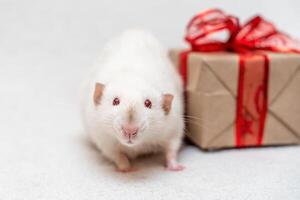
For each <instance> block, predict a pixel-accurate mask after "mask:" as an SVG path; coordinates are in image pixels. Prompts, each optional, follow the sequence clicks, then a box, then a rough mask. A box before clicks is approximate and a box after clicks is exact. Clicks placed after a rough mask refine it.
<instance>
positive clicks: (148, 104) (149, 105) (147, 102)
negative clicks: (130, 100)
mask: <svg viewBox="0 0 300 200" xmlns="http://www.w3.org/2000/svg"><path fill="white" fill-rule="evenodd" d="M144 105H145V106H146V107H147V108H151V107H152V103H151V101H150V100H149V99H146V100H145V102H144Z"/></svg>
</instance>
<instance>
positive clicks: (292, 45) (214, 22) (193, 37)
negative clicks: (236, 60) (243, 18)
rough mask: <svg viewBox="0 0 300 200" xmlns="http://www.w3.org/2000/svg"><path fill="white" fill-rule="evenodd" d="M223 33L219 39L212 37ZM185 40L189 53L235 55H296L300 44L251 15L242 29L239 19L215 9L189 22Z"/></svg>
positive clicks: (200, 14) (263, 20) (270, 24)
mask: <svg viewBox="0 0 300 200" xmlns="http://www.w3.org/2000/svg"><path fill="white" fill-rule="evenodd" d="M222 32H223V33H224V32H226V33H227V37H226V38H225V39H223V40H220V39H219V38H217V39H216V38H215V37H213V36H214V35H216V34H218V33H222ZM185 40H186V41H187V42H188V43H189V44H190V45H191V48H192V50H193V51H206V52H207V51H235V52H238V53H242V52H246V51H255V50H271V51H275V52H297V53H299V52H300V42H299V41H297V40H295V39H293V38H291V37H290V36H288V35H286V34H284V33H282V32H279V31H278V30H277V29H276V27H275V26H274V25H273V24H272V23H271V22H268V21H267V20H265V19H263V18H262V17H260V16H255V17H254V18H252V19H251V20H249V21H248V22H247V23H246V24H244V25H243V26H240V25H239V19H238V18H237V17H235V16H232V15H227V14H225V13H224V12H223V11H222V10H219V9H210V10H207V11H204V12H201V13H199V14H198V15H196V16H195V17H193V18H192V20H191V21H190V22H189V24H188V26H187V30H186V36H185Z"/></svg>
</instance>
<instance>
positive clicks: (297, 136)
mask: <svg viewBox="0 0 300 200" xmlns="http://www.w3.org/2000/svg"><path fill="white" fill-rule="evenodd" d="M214 12H217V14H220V13H221V14H222V16H221V17H220V15H215V16H217V19H218V20H215V21H213V23H211V24H210V27H208V28H207V24H209V23H208V22H207V21H205V23H204V25H203V24H201V23H203V21H204V20H205V19H209V20H214V19H215V18H214V17H211V16H210V17H207V16H206V14H207V13H201V14H199V15H198V16H196V17H195V18H193V19H192V21H191V22H190V24H189V26H188V34H187V36H186V39H187V41H188V42H190V44H191V49H189V50H183V49H179V50H178V49H173V50H171V51H170V56H171V59H172V61H173V62H174V64H175V66H176V67H178V71H179V72H180V74H181V75H182V77H183V80H184V83H185V89H186V90H185V91H186V92H185V93H186V115H185V116H186V117H185V120H186V126H187V131H186V134H187V136H188V138H189V139H190V140H191V141H192V142H193V143H195V144H196V145H197V146H199V147H201V148H203V149H219V148H232V147H253V146H261V145H264V146H268V145H287V144H299V143H300V54H299V52H298V49H297V48H296V46H295V43H296V41H294V40H292V39H291V38H290V37H288V36H287V35H285V34H282V33H280V32H278V31H274V32H273V35H272V34H270V31H269V30H270V29H260V30H259V31H256V32H257V33H259V34H258V36H257V37H255V34H254V32H255V31H254V32H253V30H254V29H255V28H257V29H258V28H261V27H266V25H272V24H270V23H269V22H266V21H264V20H262V18H259V23H257V21H255V20H256V19H257V17H256V18H254V19H253V20H250V22H249V23H247V24H246V25H245V26H244V27H239V30H238V28H232V24H233V23H235V22H236V21H237V20H236V19H235V18H233V17H232V16H227V15H225V14H224V13H223V12H221V11H219V10H214ZM214 14H215V13H214ZM208 15H211V12H208ZM221 19H224V21H223V22H226V23H228V20H229V21H230V20H231V22H230V23H228V24H225V25H223V26H220V24H218V23H220V22H222V20H221ZM201 20H202V21H201ZM216 21H217V22H218V23H216ZM193 23H196V25H197V26H195V24H193ZM253 23H254V25H253ZM255 23H256V24H255ZM261 23H263V24H261ZM216 24H217V25H218V29H216V30H217V31H220V30H226V31H229V32H230V31H232V32H231V37H230V38H229V39H228V40H227V41H217V40H211V41H209V39H208V38H207V35H209V34H208V33H205V34H203V33H202V32H203V30H201V29H202V28H201V26H202V25H203V26H206V29H204V30H209V31H211V30H213V25H216ZM249 25H251V28H250V29H249V27H247V26H249ZM237 26H239V25H237ZM220 27H223V28H220ZM272 28H274V26H273V25H272ZM199 29H200V30H199ZM247 29H248V30H251V31H248V32H247ZM263 30H267V32H266V35H267V36H268V37H265V35H264V34H263V33H264V31H263ZM274 30H275V29H274ZM191 31H192V33H191ZM212 32H214V31H212ZM240 33H241V34H243V35H242V36H241V34H240ZM274 34H275V36H274ZM199 35H200V36H199ZM249 35H250V36H251V37H250V36H249ZM233 36H234V37H233ZM261 36H263V39H264V40H257V38H258V39H260V38H261ZM279 36H280V37H279ZM189 37H190V38H189ZM247 37H248V38H247ZM270 37H271V38H270ZM272 37H273V38H272ZM278 37H279V38H280V39H281V40H280V41H281V42H282V41H284V42H282V43H278V42H277V43H276V42H275V43H274V42H272V41H274V38H275V39H276V38H277V39H278ZM249 38H251V39H249ZM253 38H254V40H255V41H260V42H259V43H254V42H253V41H252V40H253ZM283 43H284V44H283ZM291 44H292V45H291ZM265 50H268V51H265ZM271 51H273V52H271Z"/></svg>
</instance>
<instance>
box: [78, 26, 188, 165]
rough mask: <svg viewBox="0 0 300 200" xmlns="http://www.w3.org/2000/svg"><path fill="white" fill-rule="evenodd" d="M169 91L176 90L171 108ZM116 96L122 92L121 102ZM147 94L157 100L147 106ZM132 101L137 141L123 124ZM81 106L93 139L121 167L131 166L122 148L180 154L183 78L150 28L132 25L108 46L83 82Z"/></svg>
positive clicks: (129, 152) (134, 153) (132, 151)
mask: <svg viewBox="0 0 300 200" xmlns="http://www.w3.org/2000/svg"><path fill="white" fill-rule="evenodd" d="M96 82H99V83H102V84H104V85H105V89H104V91H103V96H102V98H101V102H100V105H98V106H96V105H94V102H93V94H94V88H95V83H96ZM166 93H170V94H172V95H173V96H174V100H173V102H172V108H171V111H170V113H169V114H165V112H164V110H163V109H162V96H163V94H166ZM115 97H119V98H120V101H121V102H120V105H118V106H113V105H112V101H113V99H114V98H115ZM147 98H148V99H150V100H151V101H152V108H151V109H148V108H146V107H145V106H144V100H145V99H147ZM130 106H131V107H134V109H135V116H136V118H137V124H138V125H139V126H140V131H139V133H138V136H137V138H136V139H135V140H134V141H133V144H132V145H129V144H127V143H126V140H125V139H124V138H123V137H122V133H121V130H120V129H121V125H122V123H124V121H125V120H126V110H127V109H128V107H130ZM81 111H82V117H83V122H84V127H85V129H86V131H87V132H88V134H89V135H90V136H91V139H92V141H93V142H94V143H95V144H96V145H97V147H98V148H99V149H100V150H101V151H102V153H103V154H104V155H105V156H106V157H107V158H109V159H110V160H112V161H114V162H115V163H116V164H117V166H118V167H119V168H127V167H129V163H128V161H126V158H124V157H120V153H121V155H125V156H126V157H129V158H134V157H136V156H138V155H140V154H145V153H151V152H157V151H165V152H171V154H172V155H173V154H174V155H175V157H176V153H177V151H178V149H179V147H180V144H181V140H182V136H183V130H184V122H183V97H182V83H181V79H180V77H179V75H178V74H177V72H176V71H175V69H174V67H173V66H172V64H171V62H170V61H169V58H168V55H167V51H166V50H165V49H164V48H163V47H162V46H161V45H160V43H159V42H158V41H157V40H156V38H154V37H153V36H152V35H151V34H149V33H148V32H145V31H141V30H129V31H126V32H124V33H123V34H121V35H120V36H119V37H117V38H116V39H114V40H112V41H111V42H109V43H108V44H107V45H106V46H105V48H104V49H103V51H102V52H101V54H100V58H99V61H98V62H97V64H96V65H95V66H94V68H93V70H92V72H91V74H90V75H89V77H88V78H87V80H86V81H85V83H84V85H83V88H82V93H81ZM124 159H125V161H124ZM173 161H174V160H173Z"/></svg>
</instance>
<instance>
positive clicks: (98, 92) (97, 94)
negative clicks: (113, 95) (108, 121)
mask: <svg viewBox="0 0 300 200" xmlns="http://www.w3.org/2000/svg"><path fill="white" fill-rule="evenodd" d="M103 89H104V85H103V84H102V83H96V84H95V91H94V104H95V105H99V104H100V101H101V97H102V93H103Z"/></svg>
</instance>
